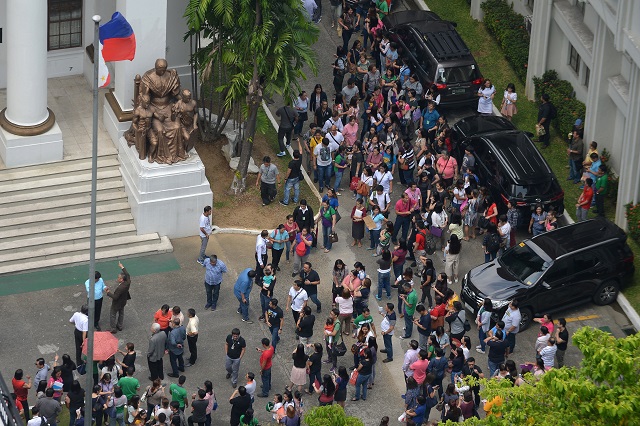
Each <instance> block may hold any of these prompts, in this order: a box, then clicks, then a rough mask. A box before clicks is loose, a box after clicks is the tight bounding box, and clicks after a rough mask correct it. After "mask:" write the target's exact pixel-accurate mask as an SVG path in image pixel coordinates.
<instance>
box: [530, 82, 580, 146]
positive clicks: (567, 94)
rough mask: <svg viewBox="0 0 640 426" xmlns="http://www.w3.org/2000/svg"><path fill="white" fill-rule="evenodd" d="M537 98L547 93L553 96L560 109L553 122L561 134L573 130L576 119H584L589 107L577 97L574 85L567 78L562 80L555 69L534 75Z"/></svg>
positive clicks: (553, 101) (552, 101) (552, 99)
mask: <svg viewBox="0 0 640 426" xmlns="http://www.w3.org/2000/svg"><path fill="white" fill-rule="evenodd" d="M533 84H534V85H535V91H536V99H537V100H538V101H539V100H540V96H541V95H542V94H543V93H546V94H548V95H549V97H550V98H551V103H553V105H555V107H556V109H557V111H558V117H557V118H556V119H555V120H553V122H552V124H553V125H554V126H555V128H556V129H557V130H558V133H559V134H560V135H567V134H568V133H569V132H571V131H572V129H573V125H574V123H575V122H576V119H578V118H581V119H582V120H584V117H585V114H586V110H587V107H586V105H585V104H584V103H582V102H580V101H579V100H577V99H576V98H575V92H574V91H573V86H572V85H571V83H569V82H568V81H566V80H560V79H559V78H558V73H557V72H556V71H555V70H548V71H547V72H545V73H544V74H542V77H534V78H533Z"/></svg>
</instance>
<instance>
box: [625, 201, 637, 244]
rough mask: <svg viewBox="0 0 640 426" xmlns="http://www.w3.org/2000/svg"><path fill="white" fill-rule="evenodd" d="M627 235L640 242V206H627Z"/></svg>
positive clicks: (630, 204)
mask: <svg viewBox="0 0 640 426" xmlns="http://www.w3.org/2000/svg"><path fill="white" fill-rule="evenodd" d="M624 207H625V210H626V211H627V213H626V216H627V235H628V236H630V237H631V238H633V239H634V240H635V241H636V242H640V204H633V203H629V204H626V205H625V206H624Z"/></svg>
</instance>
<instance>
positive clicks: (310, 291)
mask: <svg viewBox="0 0 640 426" xmlns="http://www.w3.org/2000/svg"><path fill="white" fill-rule="evenodd" d="M300 280H301V281H302V284H303V285H302V288H304V291H306V292H307V296H309V299H311V300H312V301H313V303H315V305H316V312H317V313H320V312H322V303H320V301H319V300H318V285H319V284H320V275H318V273H317V272H316V271H315V270H314V269H312V268H311V263H310V262H304V265H302V271H300Z"/></svg>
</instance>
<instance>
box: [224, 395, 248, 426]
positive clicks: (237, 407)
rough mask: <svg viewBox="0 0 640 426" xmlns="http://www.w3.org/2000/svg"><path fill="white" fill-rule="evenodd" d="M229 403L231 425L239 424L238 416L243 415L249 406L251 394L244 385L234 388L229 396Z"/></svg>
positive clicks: (236, 425) (237, 425)
mask: <svg viewBox="0 0 640 426" xmlns="http://www.w3.org/2000/svg"><path fill="white" fill-rule="evenodd" d="M229 403H231V422H230V424H231V426H239V425H240V416H243V415H244V414H245V413H246V412H247V410H248V409H249V408H251V396H250V395H249V394H248V393H247V389H246V388H245V387H244V386H240V387H239V388H238V389H236V390H234V391H233V393H232V394H231V397H230V398H229Z"/></svg>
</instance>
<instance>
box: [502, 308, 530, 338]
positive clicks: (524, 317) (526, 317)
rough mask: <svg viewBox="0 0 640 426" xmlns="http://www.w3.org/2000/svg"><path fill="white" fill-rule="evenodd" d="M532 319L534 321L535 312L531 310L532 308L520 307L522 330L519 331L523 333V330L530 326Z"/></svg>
mask: <svg viewBox="0 0 640 426" xmlns="http://www.w3.org/2000/svg"><path fill="white" fill-rule="evenodd" d="M507 309H508V308H507ZM531 321H533V313H532V312H531V309H529V308H520V330H519V331H518V333H522V331H523V330H526V329H527V328H529V326H530V325H531Z"/></svg>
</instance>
